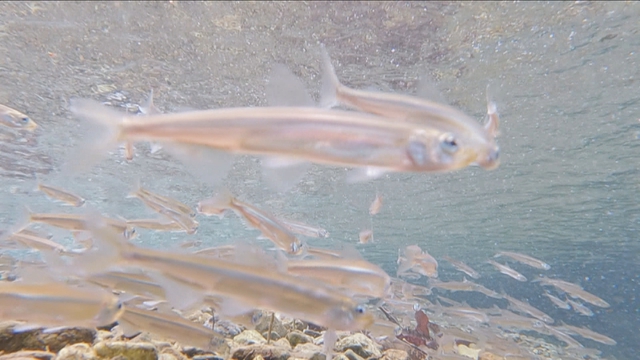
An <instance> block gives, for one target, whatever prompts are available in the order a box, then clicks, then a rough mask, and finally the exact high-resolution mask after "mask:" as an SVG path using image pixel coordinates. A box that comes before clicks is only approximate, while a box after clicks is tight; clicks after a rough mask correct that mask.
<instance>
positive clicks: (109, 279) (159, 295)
mask: <svg viewBox="0 0 640 360" xmlns="http://www.w3.org/2000/svg"><path fill="white" fill-rule="evenodd" d="M86 280H87V281H89V282H91V283H94V284H96V285H99V286H102V287H105V288H108V289H111V290H117V291H125V292H127V293H129V294H135V295H141V296H146V297H150V298H152V299H164V298H165V296H166V294H165V292H164V289H162V287H161V286H160V285H158V284H156V283H155V282H153V280H152V279H151V278H150V277H149V276H147V275H145V274H142V273H130V272H123V271H108V272H102V273H97V274H92V275H90V276H88V277H87V279H86Z"/></svg>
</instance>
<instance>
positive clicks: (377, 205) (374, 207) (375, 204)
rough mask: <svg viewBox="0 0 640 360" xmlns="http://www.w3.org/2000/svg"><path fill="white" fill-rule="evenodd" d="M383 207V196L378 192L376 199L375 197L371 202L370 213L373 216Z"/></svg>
mask: <svg viewBox="0 0 640 360" xmlns="http://www.w3.org/2000/svg"><path fill="white" fill-rule="evenodd" d="M381 208H382V196H380V194H378V193H376V197H375V199H373V201H372V202H371V205H369V215H371V216H373V215H376V214H378V213H379V212H380V209H381Z"/></svg>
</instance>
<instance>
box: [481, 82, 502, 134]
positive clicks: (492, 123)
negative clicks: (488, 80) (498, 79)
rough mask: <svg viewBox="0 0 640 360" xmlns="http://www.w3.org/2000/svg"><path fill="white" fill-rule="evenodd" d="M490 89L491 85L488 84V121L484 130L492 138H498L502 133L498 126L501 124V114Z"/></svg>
mask: <svg viewBox="0 0 640 360" xmlns="http://www.w3.org/2000/svg"><path fill="white" fill-rule="evenodd" d="M491 98H492V96H491V94H490V91H489V85H487V119H488V120H487V122H486V123H485V124H484V130H485V131H486V132H487V134H488V135H489V136H490V137H491V138H494V139H495V138H496V137H498V135H500V132H499V130H498V127H499V126H500V116H499V115H498V107H497V105H496V103H495V101H493V100H492V99H491Z"/></svg>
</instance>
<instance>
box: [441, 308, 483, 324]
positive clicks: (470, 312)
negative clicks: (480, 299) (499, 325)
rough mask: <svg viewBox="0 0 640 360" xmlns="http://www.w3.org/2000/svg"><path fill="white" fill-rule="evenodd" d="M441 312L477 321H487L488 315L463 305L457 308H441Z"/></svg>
mask: <svg viewBox="0 0 640 360" xmlns="http://www.w3.org/2000/svg"><path fill="white" fill-rule="evenodd" d="M442 312H443V314H446V315H450V316H454V317H459V318H465V319H469V320H471V321H474V322H478V323H488V322H489V316H487V314H486V313H484V312H482V311H479V310H477V309H473V308H465V307H457V308H446V309H444V310H442Z"/></svg>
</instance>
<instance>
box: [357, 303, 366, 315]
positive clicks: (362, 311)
mask: <svg viewBox="0 0 640 360" xmlns="http://www.w3.org/2000/svg"><path fill="white" fill-rule="evenodd" d="M364 312H365V308H364V306H362V305H358V306H356V313H358V314H364Z"/></svg>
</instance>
